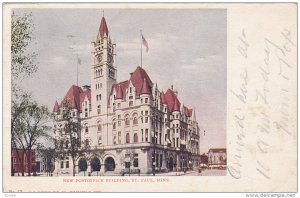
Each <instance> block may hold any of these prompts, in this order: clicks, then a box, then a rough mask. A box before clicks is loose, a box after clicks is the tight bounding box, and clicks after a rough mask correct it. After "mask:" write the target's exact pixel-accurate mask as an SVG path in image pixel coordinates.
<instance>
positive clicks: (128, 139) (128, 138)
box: [126, 133, 130, 143]
mask: <svg viewBox="0 0 300 198" xmlns="http://www.w3.org/2000/svg"><path fill="white" fill-rule="evenodd" d="M126 143H130V136H129V133H126Z"/></svg>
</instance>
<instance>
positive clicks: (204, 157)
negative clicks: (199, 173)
mask: <svg viewBox="0 0 300 198" xmlns="http://www.w3.org/2000/svg"><path fill="white" fill-rule="evenodd" d="M200 161H201V165H207V164H208V156H207V155H206V154H205V153H203V154H202V155H201V156H200Z"/></svg>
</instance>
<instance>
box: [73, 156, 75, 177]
mask: <svg viewBox="0 0 300 198" xmlns="http://www.w3.org/2000/svg"><path fill="white" fill-rule="evenodd" d="M73 177H75V159H73Z"/></svg>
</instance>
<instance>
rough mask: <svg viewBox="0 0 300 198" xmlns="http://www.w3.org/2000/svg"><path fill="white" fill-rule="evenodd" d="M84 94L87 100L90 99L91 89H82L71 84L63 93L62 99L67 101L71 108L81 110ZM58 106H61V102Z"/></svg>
mask: <svg viewBox="0 0 300 198" xmlns="http://www.w3.org/2000/svg"><path fill="white" fill-rule="evenodd" d="M86 96H87V98H88V100H89V101H91V90H86V91H83V90H82V89H81V88H80V87H78V86H76V85H72V86H71V87H70V89H69V90H68V92H67V94H66V95H65V97H64V99H63V101H69V102H70V103H71V108H72V109H77V110H82V103H83V101H84V99H85V97H86ZM59 107H60V108H61V107H63V103H62V102H61V104H60V105H59Z"/></svg>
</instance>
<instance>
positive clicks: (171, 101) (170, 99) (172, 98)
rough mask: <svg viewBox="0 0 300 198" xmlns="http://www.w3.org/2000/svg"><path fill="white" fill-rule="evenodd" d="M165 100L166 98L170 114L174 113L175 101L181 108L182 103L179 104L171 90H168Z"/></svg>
mask: <svg viewBox="0 0 300 198" xmlns="http://www.w3.org/2000/svg"><path fill="white" fill-rule="evenodd" d="M165 98H166V103H167V106H168V110H169V111H170V112H172V111H173V110H174V105H175V100H176V102H177V105H178V106H179V108H180V102H179V100H178V98H177V96H176V95H175V93H174V92H173V91H172V90H171V89H168V90H167V92H166V93H165Z"/></svg>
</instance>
